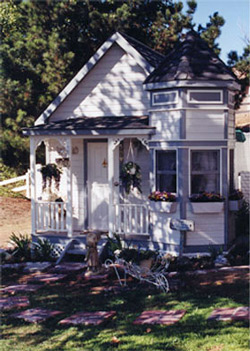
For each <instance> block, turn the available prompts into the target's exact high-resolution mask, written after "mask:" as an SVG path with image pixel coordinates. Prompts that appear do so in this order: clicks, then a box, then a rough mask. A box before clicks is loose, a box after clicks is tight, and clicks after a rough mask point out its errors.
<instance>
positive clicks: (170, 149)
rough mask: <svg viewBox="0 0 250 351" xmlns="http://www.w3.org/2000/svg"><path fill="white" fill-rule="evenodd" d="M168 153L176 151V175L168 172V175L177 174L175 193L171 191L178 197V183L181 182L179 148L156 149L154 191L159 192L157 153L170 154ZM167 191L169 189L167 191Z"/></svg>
mask: <svg viewBox="0 0 250 351" xmlns="http://www.w3.org/2000/svg"><path fill="white" fill-rule="evenodd" d="M168 151H175V161H176V170H175V173H173V171H166V174H175V175H176V189H175V191H171V194H175V195H176V196H177V194H178V191H179V190H178V185H179V184H178V182H179V177H178V149H177V148H174V147H173V148H167V149H165V148H164V149H163V148H156V149H154V189H153V190H154V191H156V190H159V189H157V173H158V172H157V152H168ZM166 191H167V189H166Z"/></svg>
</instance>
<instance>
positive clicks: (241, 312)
mask: <svg viewBox="0 0 250 351" xmlns="http://www.w3.org/2000/svg"><path fill="white" fill-rule="evenodd" d="M249 316H250V310H249V307H237V308H217V309H215V310H213V312H212V313H211V315H210V316H209V317H208V320H210V321H248V320H249Z"/></svg>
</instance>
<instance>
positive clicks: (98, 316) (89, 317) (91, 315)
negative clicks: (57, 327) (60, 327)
mask: <svg viewBox="0 0 250 351" xmlns="http://www.w3.org/2000/svg"><path fill="white" fill-rule="evenodd" d="M115 314H116V312H115V311H109V312H105V311H96V312H79V313H76V314H74V315H73V316H71V317H68V318H65V319H63V320H61V321H60V322H59V324H67V325H68V324H70V325H79V324H83V325H100V324H102V323H103V322H104V321H106V320H107V319H110V318H112V317H114V315H115Z"/></svg>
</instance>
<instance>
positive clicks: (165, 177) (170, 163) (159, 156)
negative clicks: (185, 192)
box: [156, 150, 177, 193]
mask: <svg viewBox="0 0 250 351" xmlns="http://www.w3.org/2000/svg"><path fill="white" fill-rule="evenodd" d="M156 190H159V191H167V192H172V193H176V191H177V190H176V151H175V150H167V151H165V150H164V151H163V150H160V151H156Z"/></svg>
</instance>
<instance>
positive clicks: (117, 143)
mask: <svg viewBox="0 0 250 351" xmlns="http://www.w3.org/2000/svg"><path fill="white" fill-rule="evenodd" d="M123 139H124V138H116V139H113V144H112V151H114V150H115V148H116V147H117V146H119V145H120V143H121V141H122V140H123Z"/></svg>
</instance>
